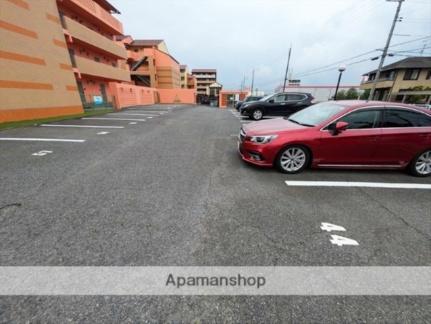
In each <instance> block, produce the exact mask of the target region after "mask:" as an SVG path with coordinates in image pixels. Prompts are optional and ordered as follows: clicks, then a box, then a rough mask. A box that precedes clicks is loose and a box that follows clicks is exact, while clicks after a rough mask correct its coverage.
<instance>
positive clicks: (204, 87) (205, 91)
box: [192, 69, 217, 97]
mask: <svg viewBox="0 0 431 324" xmlns="http://www.w3.org/2000/svg"><path fill="white" fill-rule="evenodd" d="M192 75H194V76H195V77H196V89H197V94H198V97H199V96H209V94H210V93H209V86H210V85H211V84H213V83H216V82H217V70H215V69H193V70H192Z"/></svg>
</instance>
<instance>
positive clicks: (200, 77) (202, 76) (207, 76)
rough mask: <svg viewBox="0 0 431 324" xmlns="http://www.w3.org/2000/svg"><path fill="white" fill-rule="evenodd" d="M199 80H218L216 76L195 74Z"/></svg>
mask: <svg viewBox="0 0 431 324" xmlns="http://www.w3.org/2000/svg"><path fill="white" fill-rule="evenodd" d="M193 75H194V76H195V77H196V78H197V79H214V80H215V79H216V78H217V77H216V76H215V75H214V74H193Z"/></svg>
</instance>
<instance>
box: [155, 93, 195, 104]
mask: <svg viewBox="0 0 431 324" xmlns="http://www.w3.org/2000/svg"><path fill="white" fill-rule="evenodd" d="M157 91H158V93H159V96H160V103H166V104H171V103H182V104H196V90H194V89H157Z"/></svg>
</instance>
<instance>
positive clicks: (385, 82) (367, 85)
mask: <svg viewBox="0 0 431 324" xmlns="http://www.w3.org/2000/svg"><path fill="white" fill-rule="evenodd" d="M373 83H374V80H369V81H364V82H362V83H361V89H362V90H367V89H371V88H372V87H373ZM393 85H394V81H393V80H390V79H380V80H379V81H377V84H376V88H391V87H392V86H393Z"/></svg>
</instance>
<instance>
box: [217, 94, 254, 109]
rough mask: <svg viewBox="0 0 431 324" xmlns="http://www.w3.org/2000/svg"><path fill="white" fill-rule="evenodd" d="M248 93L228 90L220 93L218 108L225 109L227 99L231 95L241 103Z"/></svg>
mask: <svg viewBox="0 0 431 324" xmlns="http://www.w3.org/2000/svg"><path fill="white" fill-rule="evenodd" d="M249 93H250V92H249V91H235V90H233V91H229V90H223V91H220V94H219V107H220V108H226V107H227V105H228V97H230V96H232V95H238V97H239V100H240V101H243V100H244V99H245V98H246V97H247V96H248V95H249Z"/></svg>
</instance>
